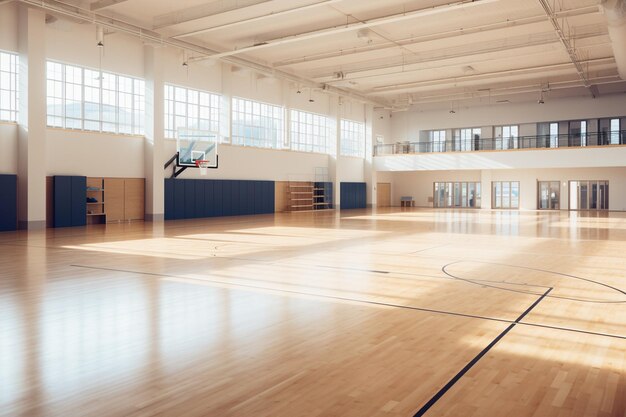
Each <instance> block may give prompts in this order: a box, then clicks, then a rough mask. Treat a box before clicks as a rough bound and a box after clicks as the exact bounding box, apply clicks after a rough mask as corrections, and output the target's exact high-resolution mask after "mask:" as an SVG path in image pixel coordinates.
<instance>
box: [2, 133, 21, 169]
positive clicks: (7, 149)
mask: <svg viewBox="0 0 626 417" xmlns="http://www.w3.org/2000/svg"><path fill="white" fill-rule="evenodd" d="M0 173H2V174H16V173H17V125H16V124H15V123H0Z"/></svg>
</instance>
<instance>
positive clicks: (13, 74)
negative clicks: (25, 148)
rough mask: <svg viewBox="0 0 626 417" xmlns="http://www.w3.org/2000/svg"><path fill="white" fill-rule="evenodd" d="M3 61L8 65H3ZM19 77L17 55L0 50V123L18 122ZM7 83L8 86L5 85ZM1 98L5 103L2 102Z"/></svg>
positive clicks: (18, 57)
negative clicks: (5, 105)
mask: <svg viewBox="0 0 626 417" xmlns="http://www.w3.org/2000/svg"><path fill="white" fill-rule="evenodd" d="M5 60H8V63H5ZM19 77H20V56H19V54H17V53H14V52H10V51H5V50H2V49H0V121H2V122H9V123H17V122H18V121H19V117H20V94H19V86H20V83H19V81H20V80H19ZM3 80H4V81H3ZM7 82H8V85H5V84H7ZM3 96H4V98H5V100H6V101H5V100H3ZM3 103H6V104H8V107H3V106H2V104H3ZM5 116H6V117H5Z"/></svg>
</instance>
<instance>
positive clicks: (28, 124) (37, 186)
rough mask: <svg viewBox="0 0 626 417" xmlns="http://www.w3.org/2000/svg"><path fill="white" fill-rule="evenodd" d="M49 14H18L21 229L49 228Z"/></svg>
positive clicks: (22, 8) (29, 11) (32, 11)
mask: <svg viewBox="0 0 626 417" xmlns="http://www.w3.org/2000/svg"><path fill="white" fill-rule="evenodd" d="M45 39H46V14H45V13H44V12H43V11H41V10H37V9H31V8H28V7H26V6H25V5H21V6H20V9H19V13H18V49H19V54H20V68H19V91H20V100H19V103H20V104H19V106H20V107H19V129H18V151H17V154H18V156H17V159H18V162H17V174H18V220H19V227H20V228H21V229H43V228H45V227H46V93H45V92H46V41H45Z"/></svg>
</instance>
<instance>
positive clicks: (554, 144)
mask: <svg viewBox="0 0 626 417" xmlns="http://www.w3.org/2000/svg"><path fill="white" fill-rule="evenodd" d="M550 147H551V148H558V147H559V124H558V123H550Z"/></svg>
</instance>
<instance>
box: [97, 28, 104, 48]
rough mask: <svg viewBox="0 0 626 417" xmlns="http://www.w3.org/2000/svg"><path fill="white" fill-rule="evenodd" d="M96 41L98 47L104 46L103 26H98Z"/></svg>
mask: <svg viewBox="0 0 626 417" xmlns="http://www.w3.org/2000/svg"><path fill="white" fill-rule="evenodd" d="M96 42H97V43H96V46H97V47H98V48H104V28H103V27H102V26H96Z"/></svg>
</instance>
